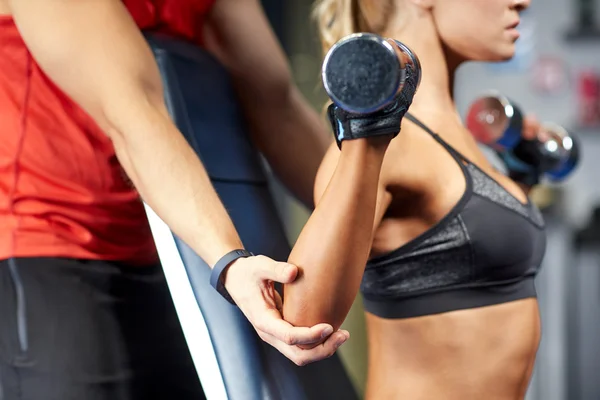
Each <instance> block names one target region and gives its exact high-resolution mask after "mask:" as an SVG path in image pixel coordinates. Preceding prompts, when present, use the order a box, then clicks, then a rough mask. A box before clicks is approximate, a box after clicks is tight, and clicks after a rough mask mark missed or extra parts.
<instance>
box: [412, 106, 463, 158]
mask: <svg viewBox="0 0 600 400" xmlns="http://www.w3.org/2000/svg"><path fill="white" fill-rule="evenodd" d="M404 118H407V119H408V120H409V121H410V122H412V123H413V124H415V125H417V126H418V127H419V128H421V129H423V130H424V131H425V132H427V133H428V134H429V135H430V136H431V137H432V138H434V139H435V141H436V142H438V143H439V144H441V145H442V147H443V148H445V149H446V150H448V152H449V153H450V154H452V155H454V156H456V157H458V158H460V159H461V160H463V161H465V162H467V163H470V161H469V159H468V158H466V157H465V156H463V155H462V153H461V152H459V151H458V150H456V149H455V148H454V147H452V146H451V145H450V144H449V143H448V142H446V141H445V140H444V139H442V138H441V137H440V135H438V134H437V133H435V132H434V131H432V130H431V129H430V128H429V127H428V126H427V125H425V124H424V123H423V122H421V121H420V120H419V119H417V117H415V116H414V115H412V114H411V113H408V112H407V113H406V115H404Z"/></svg>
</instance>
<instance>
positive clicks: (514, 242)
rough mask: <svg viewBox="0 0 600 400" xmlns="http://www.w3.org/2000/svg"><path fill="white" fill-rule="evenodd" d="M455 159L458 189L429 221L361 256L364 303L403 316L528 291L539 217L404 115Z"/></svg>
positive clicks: (541, 246) (541, 238)
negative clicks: (388, 247) (387, 247)
mask: <svg viewBox="0 0 600 400" xmlns="http://www.w3.org/2000/svg"><path fill="white" fill-rule="evenodd" d="M406 118H408V119H409V120H410V121H412V122H414V123H415V124H417V125H418V126H419V127H421V128H422V129H424V130H425V131H426V132H428V133H429V134H430V135H431V136H432V137H433V138H434V139H435V140H436V141H437V142H438V143H440V144H441V145H442V146H443V147H444V148H445V149H446V150H448V152H449V153H450V154H451V155H452V157H453V158H454V159H455V160H456V162H457V163H458V164H459V165H460V167H461V169H462V171H463V174H464V177H465V179H466V183H467V185H466V190H465V192H464V194H463V196H462V198H461V199H460V200H459V201H458V203H457V204H456V205H455V206H454V207H453V208H452V210H451V211H450V212H449V213H448V214H447V215H446V216H445V217H444V218H442V220H440V221H439V222H438V223H437V224H436V225H435V226H433V227H432V228H431V229H429V230H427V231H426V232H424V233H423V234H421V235H419V236H418V237H416V238H415V239H413V240H411V241H410V242H409V243H407V244H406V245H404V246H402V247H400V248H399V249H397V250H394V251H392V252H390V253H388V254H385V255H382V256H378V257H375V258H373V259H371V260H369V262H368V263H367V267H366V269H365V273H364V276H363V280H362V283H361V292H362V294H363V301H364V306H365V309H366V310H367V311H368V312H370V313H372V314H375V315H377V316H380V317H383V318H410V317H418V316H423V315H431V314H438V313H443V312H448V311H454V310H461V309H469V308H476V307H483V306H489V305H493V304H500V303H505V302H509V301H515V300H519V299H524V298H528V297H536V291H535V286H534V277H535V275H536V273H537V271H538V269H539V267H540V264H541V262H542V259H543V256H544V252H545V250H546V235H545V232H544V221H543V218H542V215H541V213H540V211H539V210H538V209H537V207H536V206H535V205H533V204H532V203H531V202H529V201H528V202H527V204H523V203H522V202H520V201H519V200H517V199H516V198H515V197H514V196H513V195H512V194H510V193H509V192H508V191H507V190H506V189H504V187H502V186H501V185H500V184H499V183H498V182H497V181H496V180H494V179H493V178H492V177H491V176H489V175H488V174H486V173H485V172H483V171H482V170H481V169H480V168H478V167H477V166H476V165H475V164H473V163H472V162H470V161H469V160H468V159H467V158H465V157H464V156H463V155H462V154H461V153H460V152H458V151H457V150H455V149H454V148H453V147H452V146H450V145H449V144H448V143H446V142H445V141H444V140H443V139H442V138H440V137H439V136H438V135H437V134H436V133H434V132H432V131H431V130H430V129H429V128H428V127H427V126H425V125H424V124H423V123H421V122H420V121H419V120H417V119H416V118H415V117H413V116H412V115H409V114H407V115H406Z"/></svg>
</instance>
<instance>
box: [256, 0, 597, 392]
mask: <svg viewBox="0 0 600 400" xmlns="http://www.w3.org/2000/svg"><path fill="white" fill-rule="evenodd" d="M482 1H483V0H482ZM263 4H264V7H265V9H266V11H267V14H268V15H269V18H270V20H271V23H272V24H273V27H274V29H275V30H276V33H277V35H278V36H279V38H280V40H281V42H282V43H283V46H284V48H285V51H286V52H287V54H288V57H289V60H290V65H291V68H292V70H293V73H294V77H295V80H296V82H297V84H298V85H299V87H300V89H301V90H302V92H303V93H304V95H305V96H307V98H308V99H309V100H310V101H311V103H312V105H313V106H314V107H315V108H316V109H319V110H321V109H322V107H323V105H324V104H325V101H326V96H325V94H324V92H323V90H322V86H321V81H320V75H319V73H320V67H321V60H322V57H321V49H320V45H319V42H318V38H317V34H316V26H315V24H314V23H308V21H311V22H312V20H311V11H312V1H311V0H286V1H281V0H263ZM520 32H521V39H519V42H518V46H517V55H516V57H515V58H514V59H513V60H512V61H510V62H507V63H502V64H483V63H472V64H469V65H465V66H463V67H462V69H461V70H460V71H459V75H458V79H457V80H456V83H455V84H456V87H455V94H456V101H457V106H458V108H459V111H460V112H461V115H463V116H464V115H465V113H466V110H467V108H468V106H469V104H470V103H471V102H472V101H473V100H474V99H475V98H476V97H478V96H479V95H481V94H482V93H485V92H486V91H488V90H490V89H496V90H500V91H501V92H502V93H503V94H504V95H506V96H508V97H509V98H511V99H512V100H513V101H514V102H515V103H516V104H518V105H519V106H521V108H522V110H523V111H524V112H526V113H532V114H535V115H536V116H537V117H538V119H539V120H540V121H552V122H555V123H558V124H560V125H562V126H564V127H565V128H567V129H568V130H570V131H571V132H572V133H573V134H574V135H576V136H578V138H579V139H580V140H581V143H582V149H583V150H582V153H583V154H582V160H581V164H580V167H579V169H578V170H577V171H576V173H575V174H574V176H573V177H572V178H570V179H569V180H568V181H567V182H566V184H563V185H561V187H553V186H542V187H540V188H538V189H537V190H536V192H535V193H534V194H533V200H534V201H535V202H536V203H537V204H538V205H539V206H540V207H541V208H542V209H543V211H544V214H545V218H546V222H547V226H548V250H547V253H546V257H545V261H544V265H543V268H542V272H541V274H540V275H539V277H538V282H537V287H538V292H539V299H540V307H541V313H542V321H543V322H542V330H543V333H542V334H543V337H542V342H541V345H540V349H539V353H538V358H537V364H536V367H535V373H534V378H533V380H532V383H531V386H530V390H529V393H528V396H527V400H598V399H600V176H599V173H600V0H533V1H532V5H531V7H530V9H529V10H528V11H527V12H526V13H524V15H523V17H522V23H521V25H520ZM273 133H274V134H277V133H276V131H275V132H273ZM273 190H274V193H275V196H276V198H277V203H278V207H279V210H280V212H281V215H282V217H283V219H284V221H285V223H286V230H287V235H288V239H289V241H290V242H291V243H293V242H294V241H295V240H296V238H297V236H298V233H299V231H300V229H301V228H302V226H303V224H304V223H305V221H306V219H307V216H308V213H307V211H306V210H305V209H303V208H302V207H301V206H299V205H298V204H297V203H296V202H294V200H292V199H290V198H289V197H288V196H287V194H286V193H285V192H284V191H283V190H282V189H281V187H280V186H279V185H278V184H277V183H276V182H274V183H273ZM345 328H346V329H348V330H349V331H350V332H351V334H352V337H351V339H350V341H349V342H348V343H347V344H346V345H344V346H343V347H342V349H341V350H340V352H341V355H342V358H343V361H344V363H345V365H346V367H347V369H348V371H349V372H350V374H351V376H352V379H353V382H354V384H355V386H356V388H357V389H358V391H359V392H360V393H362V391H363V389H364V382H365V377H366V361H367V360H366V356H367V354H366V342H365V336H366V333H365V330H364V316H363V311H362V305H361V299H360V298H358V299H357V300H356V302H355V305H354V307H353V309H352V312H351V314H350V316H349V317H348V319H347V320H346V323H345Z"/></svg>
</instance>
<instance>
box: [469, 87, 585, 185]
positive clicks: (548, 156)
mask: <svg viewBox="0 0 600 400" xmlns="http://www.w3.org/2000/svg"><path fill="white" fill-rule="evenodd" d="M466 126H467V128H468V129H469V131H471V133H472V135H473V136H474V137H475V139H476V140H477V141H478V142H480V143H482V144H485V145H487V146H489V147H491V148H493V149H494V150H496V151H498V152H500V153H503V154H509V155H510V157H505V158H506V159H507V160H509V161H510V160H511V158H512V159H514V160H513V162H514V163H515V164H519V163H520V164H521V165H523V164H524V165H526V166H528V167H533V168H535V169H536V170H538V171H540V172H542V173H543V174H544V175H545V176H546V177H548V178H549V179H550V180H551V181H555V182H559V181H562V180H563V179H565V178H566V177H567V176H568V175H570V174H571V172H573V170H574V169H575V168H576V167H577V164H578V163H579V145H578V142H577V140H576V139H575V138H574V137H573V136H571V135H570V134H569V132H567V130H566V129H564V128H563V127H562V126H560V125H557V124H554V123H544V124H542V125H541V127H540V130H539V131H538V132H537V136H536V138H535V139H534V140H527V139H524V138H523V137H522V131H523V114H522V113H521V110H520V108H519V107H518V106H517V105H516V104H515V103H513V102H512V101H510V100H509V99H508V98H507V97H505V96H502V95H500V94H498V93H491V94H489V95H486V96H483V97H480V98H478V99H477V100H476V101H474V102H473V103H472V104H471V106H470V107H469V110H468V112H467V118H466ZM509 167H510V166H509ZM516 167H519V166H518V165H516Z"/></svg>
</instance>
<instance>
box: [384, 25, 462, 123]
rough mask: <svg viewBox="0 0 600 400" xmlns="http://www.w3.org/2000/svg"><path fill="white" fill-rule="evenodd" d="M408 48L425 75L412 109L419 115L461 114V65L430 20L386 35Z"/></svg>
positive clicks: (391, 28) (389, 31) (389, 30)
mask: <svg viewBox="0 0 600 400" xmlns="http://www.w3.org/2000/svg"><path fill="white" fill-rule="evenodd" d="M384 36H385V37H391V38H394V39H397V40H399V41H401V42H402V43H404V44H406V45H407V46H408V47H409V48H410V49H411V50H412V51H414V53H415V54H416V55H417V57H419V61H420V63H421V69H422V75H421V83H420V85H419V88H418V89H417V93H416V94H415V97H414V99H413V103H412V105H411V107H410V109H411V112H412V113H414V114H418V115H430V116H432V117H433V116H440V115H448V114H455V115H456V116H457V118H459V116H458V112H457V111H456V105H455V103H454V98H453V93H452V92H453V85H454V73H455V71H456V68H458V66H459V65H460V63H459V62H449V60H452V59H454V57H451V56H450V55H449V54H447V52H446V51H444V48H443V45H442V43H441V41H440V40H439V38H438V36H437V34H436V32H435V27H434V25H433V23H432V21H431V20H430V17H428V16H423V17H421V18H413V19H412V23H410V22H409V23H407V24H403V26H402V28H401V29H400V28H398V27H396V28H395V27H393V26H391V27H390V29H388V30H387V31H386V32H385V33H384Z"/></svg>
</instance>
